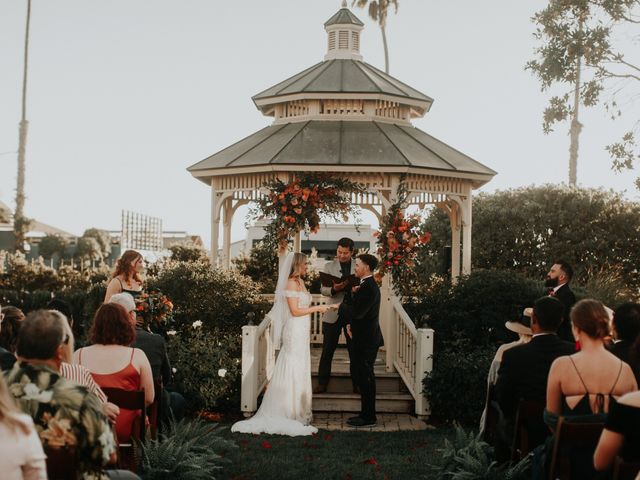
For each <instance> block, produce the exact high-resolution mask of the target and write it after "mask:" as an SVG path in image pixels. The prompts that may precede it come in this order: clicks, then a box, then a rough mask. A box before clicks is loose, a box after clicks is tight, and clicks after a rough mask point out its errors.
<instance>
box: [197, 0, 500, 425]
mask: <svg viewBox="0 0 640 480" xmlns="http://www.w3.org/2000/svg"><path fill="white" fill-rule="evenodd" d="M324 28H325V30H326V32H327V52H326V54H325V56H324V61H322V62H319V63H317V64H315V65H312V66H311V67H309V68H307V69H305V70H303V71H302V72H300V73H298V74H296V75H294V76H292V77H290V78H288V79H286V80H284V81H282V82H280V83H278V84H277V85H274V86H272V87H270V88H268V89H266V90H264V91H262V92H260V93H258V94H257V95H255V96H254V97H253V101H254V103H255V105H256V107H257V108H258V110H260V111H261V112H262V114H263V115H265V116H269V117H273V123H272V124H271V125H269V126H267V127H265V128H263V129H261V130H259V131H257V132H255V133H253V134H251V135H249V136H248V137H246V138H243V139H242V140H239V141H238V142H236V143H234V144H233V145H231V146H229V147H227V148H225V149H224V150H221V151H219V152H217V153H215V154H213V155H211V156H210V157H207V158H205V159H204V160H202V161H200V162H198V163H196V164H194V165H192V166H191V167H189V168H188V171H189V172H190V173H191V174H192V175H193V176H194V177H195V178H197V179H198V180H200V181H202V182H204V183H205V184H207V185H209V186H210V187H211V256H212V259H213V261H214V263H216V264H219V265H221V266H223V267H228V266H229V264H230V244H231V222H232V219H233V215H234V212H235V211H236V210H237V208H238V207H239V206H241V205H244V204H247V203H249V202H251V201H252V200H255V199H257V198H259V197H260V196H261V195H263V192H262V191H261V188H262V187H263V185H264V184H265V182H267V181H269V180H272V179H273V178H280V179H282V180H283V181H285V182H287V181H289V180H291V179H292V178H294V177H295V176H296V174H297V173H299V172H328V173H330V174H331V175H335V176H344V177H348V178H349V179H350V180H352V181H354V182H359V183H361V184H363V185H365V186H366V187H367V192H366V193H365V194H359V195H354V198H353V201H354V202H357V204H359V205H360V206H361V207H362V208H364V209H367V210H370V211H371V212H373V213H374V214H375V215H376V216H377V217H378V218H379V219H380V218H382V216H383V215H384V214H385V212H386V209H388V208H389V207H390V206H391V205H392V204H393V203H394V202H395V201H396V192H397V188H398V185H399V183H400V180H401V178H404V182H405V186H406V188H407V191H408V200H409V203H410V204H413V205H418V206H420V207H424V206H426V205H429V204H433V205H436V206H437V207H439V208H441V209H443V210H444V211H446V213H447V214H448V216H449V219H450V221H451V227H452V228H451V231H452V237H451V247H452V248H451V252H452V253H451V275H452V277H453V278H456V277H458V276H459V275H460V273H463V274H465V273H469V272H470V270H471V220H472V211H471V200H472V191H473V189H475V188H478V187H480V186H482V185H484V184H485V183H487V182H488V181H490V180H491V179H492V178H493V176H494V175H495V174H496V172H495V171H493V170H492V169H490V168H488V167H486V166H485V165H483V164H481V163H479V162H478V161H476V160H474V159H472V158H471V157H469V156H468V155H465V154H464V153H461V152H460V151H458V150H456V149H455V148H453V147H451V146H449V145H447V144H446V143H444V142H442V141H440V140H438V139H436V138H434V137H433V136H431V135H429V134H428V133H426V132H424V131H422V130H420V129H418V128H416V127H414V126H413V125H412V124H411V120H412V119H414V118H421V117H423V116H424V115H426V113H427V112H428V111H429V110H430V108H431V105H432V104H433V99H432V98H430V97H429V96H427V95H425V94H423V93H421V92H419V91H418V90H416V89H414V88H412V87H410V86H408V85H406V84H405V83H403V82H401V81H400V80H397V79H396V78H394V77H392V76H390V75H388V74H386V73H385V72H383V71H381V70H379V69H377V68H376V67H374V66H372V65H369V64H368V63H366V62H364V61H363V59H362V55H361V54H360V34H361V32H362V30H363V28H364V24H363V23H362V21H360V20H359V19H358V18H357V17H356V16H355V15H354V14H353V13H352V12H351V11H350V10H349V9H348V8H346V3H344V2H343V7H342V8H341V9H340V10H339V11H338V12H337V13H336V14H335V15H333V16H332V17H331V18H330V19H329V20H328V21H327V22H326V23H325V24H324ZM221 220H222V249H221V251H222V255H221V258H218V257H219V255H218V251H219V248H220V247H219V234H220V222H221ZM299 245H300V240H299V235H298V238H297V239H295V242H294V247H295V248H298V249H299ZM383 293H384V297H385V299H386V301H385V302H384V303H385V305H383V307H382V309H383V312H381V319H383V320H382V321H383V323H384V324H385V325H383V332H385V342H386V344H387V369H388V370H397V371H398V372H399V373H400V374H401V376H403V379H404V380H405V383H407V386H408V387H410V389H411V387H413V388H414V389H415V390H416V391H415V392H412V393H413V394H414V397H415V398H416V411H418V410H419V409H418V398H417V397H418V396H419V392H420V391H421V388H419V386H418V383H417V382H418V380H419V381H420V382H421V380H422V377H421V375H423V374H424V370H422V371H421V370H420V369H421V365H418V364H416V361H417V362H418V363H420V362H421V361H422V360H420V358H421V356H422V357H426V355H425V353H426V352H423V351H418V350H419V349H420V346H419V344H420V341H419V339H418V338H417V337H418V336H419V335H418V332H417V331H416V329H415V327H414V325H413V322H411V320H410V319H409V318H408V316H406V313H403V312H404V310H403V309H402V307H401V305H400V304H399V302H397V301H395V300H394V298H393V295H392V293H391V289H390V288H389V285H388V284H387V285H383ZM396 300H397V299H396ZM318 301H321V299H318ZM394 302H395V303H394ZM394 309H395V310H394ZM399 309H401V311H400V310H399ZM394 312H395V313H397V314H398V322H395V321H393V320H392V319H391V318H392V317H394V315H395V314H394ZM403 315H404V317H403ZM405 317H406V318H405ZM405 326H406V328H407V331H408V333H407V332H405V333H406V334H407V335H409V334H410V336H412V337H413V338H414V341H417V346H416V343H414V344H413V345H414V347H415V348H416V349H417V350H416V351H414V352H413V353H410V354H409V355H410V356H413V360H411V358H406V359H401V358H400V357H401V356H402V355H405V354H406V352H405V353H402V352H399V351H397V350H398V348H399V347H398V345H399V344H400V343H402V342H404V340H401V339H400V335H401V332H400V331H401V330H402V328H405ZM396 327H398V328H396ZM255 328H257V327H255ZM266 328H268V326H264V329H263V331H259V332H258V333H257V335H258V338H256V339H254V341H255V348H254V352H253V354H257V353H258V352H257V351H256V349H259V348H260V347H259V343H260V341H261V340H259V338H261V337H262V336H264V330H266ZM312 328H313V327H312ZM403 335H404V334H403ZM425 335H426V334H425ZM403 338H404V337H403ZM394 339H395V340H394ZM432 340H433V338H432V336H431V341H432ZM243 348H244V347H243ZM425 348H426V347H425ZM416 356H417V357H416ZM260 361H262V360H260ZM265 361H266V362H267V363H268V361H269V360H268V359H267V360H265ZM412 361H413V366H409V367H410V368H409V367H407V369H408V370H411V369H413V370H415V371H413V372H409V371H408V370H407V371H406V372H403V371H402V368H404V367H402V366H400V367H399V364H400V363H402V362H405V363H407V364H410V363H411V362H412ZM244 362H245V358H244V354H243V372H244V369H245V365H244ZM422 367H423V368H426V367H427V365H426V364H425V365H423V366H422ZM264 368H268V365H266V364H265V365H262V366H261V367H259V368H258V370H259V372H258V374H257V375H261V373H260V371H261V370H260V369H264ZM410 374H411V375H410ZM409 375H410V376H411V378H409ZM405 377H407V378H405ZM418 377H419V378H418ZM254 383H255V382H254ZM258 383H260V382H259V380H258ZM244 386H245V384H244V378H243V390H244ZM258 387H259V385H258ZM254 394H255V392H253V393H252V395H254ZM244 403H245V400H244V393H243V409H244V410H245V411H251V408H252V405H253V404H252V405H249V406H248V407H246V408H245V405H244ZM420 410H421V412H422V413H423V414H424V412H425V411H426V406H423V407H421V409H420ZM418 413H420V412H418Z"/></svg>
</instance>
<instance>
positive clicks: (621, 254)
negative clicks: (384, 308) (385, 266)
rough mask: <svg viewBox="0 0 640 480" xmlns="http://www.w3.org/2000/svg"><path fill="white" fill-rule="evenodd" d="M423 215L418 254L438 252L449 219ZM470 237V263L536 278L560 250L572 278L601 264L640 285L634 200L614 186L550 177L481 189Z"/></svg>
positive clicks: (639, 226) (585, 277) (582, 279)
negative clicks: (563, 182) (567, 183)
mask: <svg viewBox="0 0 640 480" xmlns="http://www.w3.org/2000/svg"><path fill="white" fill-rule="evenodd" d="M426 223H427V228H428V229H430V231H431V232H432V233H433V237H432V242H431V244H430V245H428V246H427V248H426V250H425V255H427V256H429V255H432V256H438V255H440V252H442V248H443V245H444V244H445V242H447V239H449V238H451V230H450V226H449V219H448V218H447V217H446V216H445V215H444V214H443V213H441V212H440V211H439V210H434V211H433V212H432V213H431V215H430V216H429V217H428V219H427V220H426ZM472 237H473V267H474V268H487V269H489V268H491V269H502V270H507V271H512V272H517V273H521V274H524V275H526V276H529V277H531V278H540V279H543V278H544V276H545V274H546V272H547V271H548V269H549V267H550V264H551V262H552V261H553V260H554V259H556V258H564V259H565V260H567V261H568V262H569V263H570V264H571V265H572V266H573V268H574V270H576V276H575V278H574V283H578V284H583V285H585V284H587V283H589V282H590V280H591V279H592V278H593V276H594V275H596V274H598V272H603V273H604V274H608V273H615V275H619V277H620V279H621V281H622V282H624V284H626V286H627V287H628V288H629V289H631V290H633V291H637V289H638V288H639V287H640V271H638V269H637V265H638V264H640V204H638V203H636V202H631V201H628V200H625V199H624V198H623V197H622V195H621V194H618V193H614V192H611V191H605V190H599V189H586V188H568V187H562V186H552V185H543V186H531V187H522V188H518V189H511V190H504V191H498V192H495V193H492V194H489V193H481V194H479V195H477V196H475V197H474V199H473V234H472ZM623 293H624V292H623Z"/></svg>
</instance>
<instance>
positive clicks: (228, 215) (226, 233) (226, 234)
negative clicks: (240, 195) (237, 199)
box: [222, 198, 233, 269]
mask: <svg viewBox="0 0 640 480" xmlns="http://www.w3.org/2000/svg"><path fill="white" fill-rule="evenodd" d="M232 202H233V199H231V198H227V199H226V200H224V202H223V209H224V212H223V213H224V222H223V225H222V228H223V232H222V266H223V268H225V269H229V267H230V266H231V222H232V220H233V203H232Z"/></svg>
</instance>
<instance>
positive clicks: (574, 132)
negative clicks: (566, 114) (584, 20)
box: [569, 24, 582, 187]
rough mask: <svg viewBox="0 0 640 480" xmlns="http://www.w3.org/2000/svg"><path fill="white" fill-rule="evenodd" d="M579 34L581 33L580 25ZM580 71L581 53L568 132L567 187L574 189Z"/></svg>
mask: <svg viewBox="0 0 640 480" xmlns="http://www.w3.org/2000/svg"><path fill="white" fill-rule="evenodd" d="M580 32H582V24H580ZM581 69H582V52H579V53H578V59H577V67H576V81H575V84H574V86H573V115H572V116H571V129H570V130H569V135H570V139H571V143H570V145H569V185H571V186H574V187H575V186H576V184H577V182H578V146H579V140H580V132H581V131H582V124H581V123H580V121H579V120H578V112H579V110H580V82H581V80H580V76H581V73H582V72H581Z"/></svg>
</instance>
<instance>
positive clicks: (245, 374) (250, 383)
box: [240, 325, 259, 416]
mask: <svg viewBox="0 0 640 480" xmlns="http://www.w3.org/2000/svg"><path fill="white" fill-rule="evenodd" d="M258 354H259V349H258V325H245V326H243V327H242V384H241V386H240V405H241V410H242V412H243V414H244V415H245V416H249V415H250V414H252V413H253V412H255V411H256V410H257V409H258Z"/></svg>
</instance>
